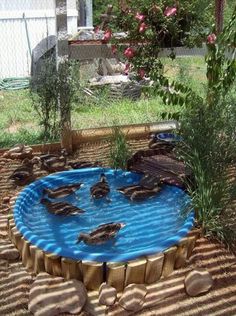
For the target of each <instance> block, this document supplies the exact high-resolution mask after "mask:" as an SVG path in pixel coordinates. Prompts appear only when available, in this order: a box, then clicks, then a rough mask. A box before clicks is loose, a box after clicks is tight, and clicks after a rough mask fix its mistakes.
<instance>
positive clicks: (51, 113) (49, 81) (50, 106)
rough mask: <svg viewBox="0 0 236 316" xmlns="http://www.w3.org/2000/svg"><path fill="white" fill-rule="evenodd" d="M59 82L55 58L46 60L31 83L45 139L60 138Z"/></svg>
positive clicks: (33, 102) (33, 98)
mask: <svg viewBox="0 0 236 316" xmlns="http://www.w3.org/2000/svg"><path fill="white" fill-rule="evenodd" d="M57 82H58V77H57V71H56V61H55V58H54V57H49V58H46V59H45V60H44V62H43V63H42V66H41V71H40V73H39V74H38V75H37V76H35V77H34V78H33V79H32V80H31V83H30V92H31V97H32V104H33V107H34V109H35V110H36V112H37V113H38V115H39V117H40V125H42V126H43V135H44V138H45V139H50V138H57V137H58V106H57V94H58V87H57Z"/></svg>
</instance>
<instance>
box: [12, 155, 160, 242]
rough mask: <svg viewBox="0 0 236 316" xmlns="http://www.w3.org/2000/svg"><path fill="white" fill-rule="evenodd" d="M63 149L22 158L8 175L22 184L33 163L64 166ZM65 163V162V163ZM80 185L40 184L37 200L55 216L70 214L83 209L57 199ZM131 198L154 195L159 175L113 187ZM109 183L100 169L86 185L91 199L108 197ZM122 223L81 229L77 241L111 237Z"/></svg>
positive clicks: (30, 176) (54, 167)
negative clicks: (131, 183) (56, 153)
mask: <svg viewBox="0 0 236 316" xmlns="http://www.w3.org/2000/svg"><path fill="white" fill-rule="evenodd" d="M66 156H67V154H66V151H65V150H62V152H61V155H52V154H46V155H41V156H39V157H34V158H32V159H29V158H25V159H24V160H23V163H22V165H21V166H20V167H19V168H17V169H15V170H14V171H13V173H12V174H11V175H10V177H9V179H10V180H12V181H13V182H14V183H15V184H17V185H25V184H27V183H29V182H30V181H31V180H32V179H33V178H34V174H33V167H34V165H35V164H40V168H41V170H46V171H48V172H49V173H51V172H56V171H62V170H65V164H66ZM81 164H83V163H72V164H71V167H72V168H75V169H77V168H81V167H91V166H97V164H95V165H91V164H90V163H84V164H83V166H81ZM68 165H69V164H68ZM82 186H83V184H82V183H74V184H68V185H64V186H60V187H58V188H55V189H49V188H44V189H43V191H42V195H43V197H42V198H41V201H40V202H41V204H43V205H44V206H45V207H46V209H47V211H48V212H49V213H51V214H54V215H56V216H74V215H79V214H83V213H85V211H84V210H83V209H81V208H79V207H77V206H75V205H73V204H70V203H67V202H64V201H63V202H62V201H60V200H58V199H60V198H66V197H67V196H69V195H71V194H74V193H75V192H76V191H77V190H79V189H80V188H81V187H82ZM116 190H117V191H119V192H120V193H122V194H123V195H124V196H125V197H127V198H128V199H130V200H131V201H140V200H144V199H146V198H150V197H153V196H155V195H156V194H157V193H158V192H159V191H160V190H161V187H160V178H158V177H154V176H150V175H144V176H143V177H142V179H141V180H140V182H139V184H135V185H129V186H124V187H120V188H117V189H116ZM109 192H110V186H109V183H108V181H107V178H106V176H105V174H104V173H101V175H100V180H99V181H98V182H97V183H95V184H94V185H92V186H91V187H90V196H91V199H102V198H104V199H106V200H107V201H108V202H111V200H110V199H109V198H108V193H109ZM123 227H125V224H124V223H118V222H110V223H105V224H101V225H99V226H97V227H96V228H95V229H94V230H92V231H90V232H89V233H85V232H81V233H80V234H79V236H78V240H77V242H78V243H79V242H81V241H83V242H84V243H85V244H88V245H99V244H103V243H105V242H107V241H109V240H111V239H114V238H115V237H116V235H117V233H118V232H119V230H120V229H121V228H123Z"/></svg>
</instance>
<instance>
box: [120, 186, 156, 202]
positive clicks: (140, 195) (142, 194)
mask: <svg viewBox="0 0 236 316" xmlns="http://www.w3.org/2000/svg"><path fill="white" fill-rule="evenodd" d="M160 190H161V188H160V187H159V186H158V185H156V186H155V187H153V188H152V189H148V188H145V187H143V186H141V185H130V186H126V187H122V188H118V189H117V191H119V192H120V193H122V194H124V195H125V196H126V197H127V198H129V199H130V200H131V201H138V200H144V199H147V198H150V197H152V196H155V195H156V194H157V192H159V191H160Z"/></svg>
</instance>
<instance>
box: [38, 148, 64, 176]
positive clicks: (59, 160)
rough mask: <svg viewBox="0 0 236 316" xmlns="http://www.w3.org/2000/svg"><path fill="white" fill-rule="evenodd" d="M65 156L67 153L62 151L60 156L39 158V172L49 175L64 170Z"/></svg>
mask: <svg viewBox="0 0 236 316" xmlns="http://www.w3.org/2000/svg"><path fill="white" fill-rule="evenodd" d="M67 155H68V154H67V151H66V150H65V149H62V150H61V155H53V154H45V155H42V156H40V157H39V160H40V162H41V170H45V171H47V172H49V173H53V172H58V171H63V170H65V166H66V162H67Z"/></svg>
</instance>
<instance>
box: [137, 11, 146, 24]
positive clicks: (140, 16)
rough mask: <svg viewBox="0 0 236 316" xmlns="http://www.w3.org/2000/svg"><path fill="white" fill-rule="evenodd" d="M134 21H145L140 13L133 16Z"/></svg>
mask: <svg viewBox="0 0 236 316" xmlns="http://www.w3.org/2000/svg"><path fill="white" fill-rule="evenodd" d="M135 19H137V20H139V21H140V22H142V21H144V19H145V15H144V14H142V13H140V12H137V13H136V15H135Z"/></svg>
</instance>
